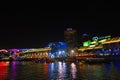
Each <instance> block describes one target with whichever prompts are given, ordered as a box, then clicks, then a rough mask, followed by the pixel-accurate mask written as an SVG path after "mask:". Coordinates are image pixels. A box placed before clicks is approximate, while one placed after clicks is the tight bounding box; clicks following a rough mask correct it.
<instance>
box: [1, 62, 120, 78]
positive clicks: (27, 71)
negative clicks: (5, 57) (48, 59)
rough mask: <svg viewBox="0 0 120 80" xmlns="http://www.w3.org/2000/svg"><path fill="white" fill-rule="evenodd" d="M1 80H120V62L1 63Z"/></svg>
mask: <svg viewBox="0 0 120 80" xmlns="http://www.w3.org/2000/svg"><path fill="white" fill-rule="evenodd" d="M0 80H120V62H110V63H99V64H83V63H81V62H76V63H65V62H54V63H35V62H24V61H23V62H18V61H13V62H0Z"/></svg>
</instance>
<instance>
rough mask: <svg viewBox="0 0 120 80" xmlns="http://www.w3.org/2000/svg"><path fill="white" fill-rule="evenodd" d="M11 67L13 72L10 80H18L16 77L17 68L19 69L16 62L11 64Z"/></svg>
mask: <svg viewBox="0 0 120 80" xmlns="http://www.w3.org/2000/svg"><path fill="white" fill-rule="evenodd" d="M10 65H11V66H10V67H11V68H10V69H11V70H10V79H11V80H16V75H17V72H16V71H17V70H16V68H17V62H16V61H13V62H11V64H10Z"/></svg>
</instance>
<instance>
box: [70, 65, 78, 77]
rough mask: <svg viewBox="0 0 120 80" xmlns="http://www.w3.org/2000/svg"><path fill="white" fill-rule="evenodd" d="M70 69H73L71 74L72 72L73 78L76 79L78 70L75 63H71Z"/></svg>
mask: <svg viewBox="0 0 120 80" xmlns="http://www.w3.org/2000/svg"><path fill="white" fill-rule="evenodd" d="M70 70H71V74H72V79H75V78H76V72H77V69H76V65H75V63H72V64H71V69H70Z"/></svg>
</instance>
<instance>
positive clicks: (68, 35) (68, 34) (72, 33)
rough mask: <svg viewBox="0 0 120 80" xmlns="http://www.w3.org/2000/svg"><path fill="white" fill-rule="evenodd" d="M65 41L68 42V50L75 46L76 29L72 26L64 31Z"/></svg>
mask: <svg viewBox="0 0 120 80" xmlns="http://www.w3.org/2000/svg"><path fill="white" fill-rule="evenodd" d="M64 38H65V42H66V43H67V44H68V50H72V49H74V48H75V47H77V42H78V41H77V40H78V39H77V31H76V30H74V29H72V28H67V30H65V31H64Z"/></svg>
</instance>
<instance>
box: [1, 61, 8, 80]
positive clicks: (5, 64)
mask: <svg viewBox="0 0 120 80" xmlns="http://www.w3.org/2000/svg"><path fill="white" fill-rule="evenodd" d="M8 65H9V62H0V80H6V78H7V74H8Z"/></svg>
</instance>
